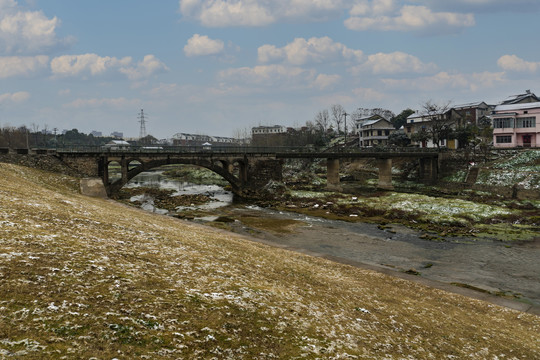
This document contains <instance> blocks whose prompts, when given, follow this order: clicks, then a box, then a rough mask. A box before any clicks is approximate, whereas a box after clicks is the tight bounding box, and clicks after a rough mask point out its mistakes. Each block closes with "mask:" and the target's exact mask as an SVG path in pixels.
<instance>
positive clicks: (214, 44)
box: [184, 34, 225, 56]
mask: <svg viewBox="0 0 540 360" xmlns="http://www.w3.org/2000/svg"><path fill="white" fill-rule="evenodd" d="M224 48H225V45H224V44H223V41H221V40H212V39H210V38H209V37H208V36H206V35H199V34H195V35H193V36H192V37H191V38H190V39H189V40H188V42H187V44H186V46H184V53H185V54H186V56H205V55H216V54H219V53H221V52H222V51H223V49H224Z"/></svg>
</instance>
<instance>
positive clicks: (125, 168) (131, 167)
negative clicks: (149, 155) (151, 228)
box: [103, 157, 246, 196]
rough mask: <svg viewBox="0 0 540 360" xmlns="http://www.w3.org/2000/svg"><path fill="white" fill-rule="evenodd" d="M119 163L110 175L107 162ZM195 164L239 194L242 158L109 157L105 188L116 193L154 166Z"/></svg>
mask: <svg viewBox="0 0 540 360" xmlns="http://www.w3.org/2000/svg"><path fill="white" fill-rule="evenodd" d="M116 163H119V164H120V171H121V172H120V176H119V177H113V178H111V177H110V174H109V164H116ZM174 164H178V165H195V166H200V167H203V168H205V169H208V170H210V171H212V172H214V173H216V174H218V175H219V176H221V177H222V178H223V179H225V180H226V181H227V182H228V183H229V184H230V185H231V187H232V191H233V192H234V193H236V194H239V193H240V192H241V190H242V188H243V186H244V184H245V182H246V178H245V177H242V174H245V173H246V164H245V163H244V161H243V160H242V159H234V160H232V161H228V160H214V161H212V160H211V159H210V160H207V159H189V158H187V159H185V158H184V159H183V158H178V159H153V160H144V159H140V158H136V157H134V158H126V159H121V160H118V159H109V160H108V161H107V164H106V165H105V169H104V171H105V174H104V176H103V178H104V184H105V186H106V188H107V193H108V195H109V196H111V195H114V194H116V193H117V192H118V191H120V189H121V188H122V187H124V186H125V185H126V184H127V183H128V182H129V181H130V180H131V179H133V178H134V177H135V176H137V175H139V174H140V173H142V172H145V171H149V170H152V169H155V168H159V167H161V166H164V165H174Z"/></svg>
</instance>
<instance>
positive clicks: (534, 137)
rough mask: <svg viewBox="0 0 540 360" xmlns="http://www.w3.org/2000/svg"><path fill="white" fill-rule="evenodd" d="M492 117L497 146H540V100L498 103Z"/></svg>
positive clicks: (494, 139) (494, 141) (494, 142)
mask: <svg viewBox="0 0 540 360" xmlns="http://www.w3.org/2000/svg"><path fill="white" fill-rule="evenodd" d="M492 118H493V145H494V146H495V147H516V146H523V147H540V102H530V103H521V104H508V105H498V106H497V107H496V108H495V110H494V112H493V115H492Z"/></svg>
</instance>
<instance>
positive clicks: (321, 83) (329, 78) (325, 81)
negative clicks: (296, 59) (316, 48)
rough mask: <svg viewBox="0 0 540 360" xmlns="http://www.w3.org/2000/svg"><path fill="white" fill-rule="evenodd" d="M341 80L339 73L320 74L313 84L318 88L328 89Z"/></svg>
mask: <svg viewBox="0 0 540 360" xmlns="http://www.w3.org/2000/svg"><path fill="white" fill-rule="evenodd" d="M340 80H341V76H339V75H327V74H319V75H317V77H316V78H315V81H314V82H313V86H315V87H316V88H318V89H321V90H323V89H326V88H330V87H332V86H334V85H336V84H337V83H339V82H340Z"/></svg>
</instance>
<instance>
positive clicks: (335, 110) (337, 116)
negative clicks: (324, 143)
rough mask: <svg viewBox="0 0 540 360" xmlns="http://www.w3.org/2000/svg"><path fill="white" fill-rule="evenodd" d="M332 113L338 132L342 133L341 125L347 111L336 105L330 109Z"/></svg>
mask: <svg viewBox="0 0 540 360" xmlns="http://www.w3.org/2000/svg"><path fill="white" fill-rule="evenodd" d="M330 111H331V112H332V121H333V122H334V123H335V124H336V128H337V132H338V133H339V132H340V131H341V124H342V123H343V119H344V114H345V109H344V108H343V106H341V105H339V104H334V105H332V106H331V107H330Z"/></svg>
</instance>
